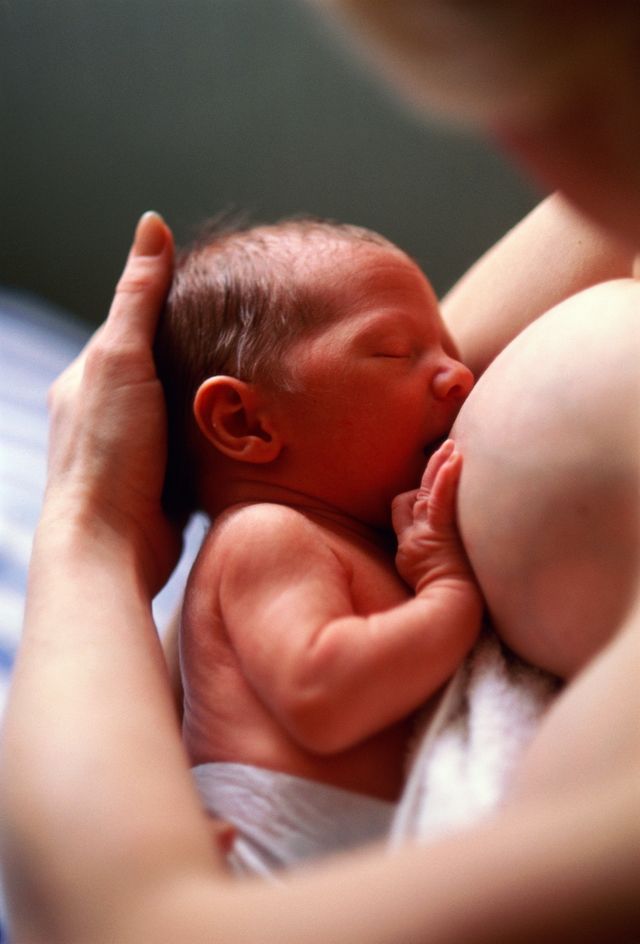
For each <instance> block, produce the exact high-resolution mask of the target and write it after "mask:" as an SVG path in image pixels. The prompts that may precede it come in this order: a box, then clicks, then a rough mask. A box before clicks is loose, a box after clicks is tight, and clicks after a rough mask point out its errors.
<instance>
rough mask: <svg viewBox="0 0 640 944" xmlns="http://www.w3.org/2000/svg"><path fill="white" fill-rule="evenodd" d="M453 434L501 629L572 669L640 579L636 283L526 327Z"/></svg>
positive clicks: (616, 285)
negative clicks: (460, 458)
mask: <svg viewBox="0 0 640 944" xmlns="http://www.w3.org/2000/svg"><path fill="white" fill-rule="evenodd" d="M452 435H453V436H454V438H455V439H456V440H457V441H458V442H459V443H460V445H461V448H462V452H463V456H464V466H463V473H462V478H461V482H460V488H459V504H458V515H459V525H460V530H461V533H462V537H463V540H464V542H465V546H466V547H467V551H468V553H469V557H470V560H471V563H472V565H473V567H474V570H475V571H476V574H477V576H478V579H479V581H480V584H481V586H482V589H483V592H484V594H485V597H486V599H487V603H488V605H489V609H490V611H491V614H492V618H493V620H494V623H495V625H496V628H497V630H498V631H499V632H500V633H501V635H502V636H503V638H504V639H505V641H506V642H507V643H508V644H509V645H511V646H512V648H513V649H514V650H516V651H517V652H518V653H519V654H521V655H522V656H523V657H524V658H526V659H528V660H530V661H532V662H534V663H535V664H538V665H541V666H543V667H544V668H548V669H549V670H551V671H554V672H556V673H558V674H561V675H569V674H572V673H573V672H574V671H575V670H576V669H577V668H578V667H579V666H580V665H581V664H583V663H584V661H585V660H586V659H588V658H589V656H590V655H592V654H593V653H594V652H595V651H596V650H597V649H598V648H599V647H600V646H601V645H602V644H603V642H604V641H606V639H607V638H609V636H610V635H611V633H612V632H613V631H614V630H615V628H616V627H617V626H618V625H619V623H620V621H621V620H622V618H623V616H624V612H625V610H626V609H627V607H628V606H629V604H630V602H631V599H632V597H633V595H634V593H635V592H636V590H637V587H638V565H639V547H638V545H639V535H640V511H639V509H640V493H639V480H640V284H639V283H638V282H634V281H632V280H620V281H616V282H609V283H605V284H602V285H599V286H596V287H594V288H592V289H588V290H587V291H585V292H582V293H580V294H579V295H576V296H574V297H573V298H571V299H569V300H567V301H565V302H563V303H562V304H561V305H559V306H557V307H556V308H554V309H552V310H551V311H550V312H548V313H547V314H546V315H544V316H543V317H542V318H540V319H539V320H538V321H536V322H535V323H534V324H533V325H531V326H530V327H529V328H527V330H526V331H524V332H523V333H522V334H521V335H519V336H518V337H517V338H516V339H515V340H514V341H513V342H512V343H511V344H510V345H509V346H508V347H507V348H506V349H505V350H504V351H503V352H502V354H501V355H500V356H499V357H498V358H496V360H495V361H494V362H493V363H492V364H491V365H490V367H489V368H488V369H487V371H486V372H485V373H484V374H483V376H482V377H481V378H480V380H479V382H478V383H477V385H476V387H475V388H474V390H473V391H472V393H471V395H470V397H469V398H468V400H467V401H466V402H465V404H464V406H463V408H462V410H461V412H460V414H459V416H458V419H457V420H456V423H455V425H454V428H453V432H452Z"/></svg>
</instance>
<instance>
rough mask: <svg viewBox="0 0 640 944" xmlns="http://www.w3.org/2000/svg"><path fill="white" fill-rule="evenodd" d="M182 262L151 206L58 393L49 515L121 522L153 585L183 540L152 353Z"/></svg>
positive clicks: (117, 527) (89, 523)
mask: <svg viewBox="0 0 640 944" xmlns="http://www.w3.org/2000/svg"><path fill="white" fill-rule="evenodd" d="M172 266H173V239H172V236H171V231H170V230H169V228H168V227H167V225H166V224H165V223H164V221H163V220H162V219H161V218H160V217H159V216H158V215H157V214H155V213H146V214H145V215H144V216H143V217H142V219H141V220H140V222H139V224H138V227H137V230H136V234H135V239H134V243H133V246H132V248H131V251H130V253H129V257H128V259H127V262H126V265H125V268H124V272H123V274H122V277H121V278H120V281H119V283H118V286H117V289H116V294H115V298H114V301H113V304H112V306H111V310H110V312H109V316H108V318H107V320H106V321H105V323H104V324H103V325H102V326H101V327H100V328H99V330H98V331H97V332H96V333H95V335H94V336H93V337H92V338H91V340H90V341H89V342H88V344H87V345H86V347H85V349H84V350H83V351H82V353H81V354H80V355H79V357H78V358H77V359H76V360H75V361H74V362H73V363H72V364H71V365H70V366H69V367H68V368H67V369H66V370H65V371H64V373H63V374H61V376H60V377H59V378H58V379H57V380H56V382H55V383H54V385H53V387H52V388H51V392H50V398H49V405H50V411H51V429H50V443H49V471H48V484H47V492H46V496H45V506H44V515H45V518H46V517H47V515H48V516H49V518H51V516H52V515H53V517H54V519H55V518H56V517H57V518H58V520H59V516H60V515H64V516H65V517H67V516H71V517H72V519H73V520H75V521H79V522H81V524H82V526H83V527H94V526H106V527H107V528H108V529H111V530H113V531H114V532H115V533H117V534H118V536H119V537H120V538H124V540H125V541H127V542H128V543H129V544H130V545H131V547H132V549H133V553H134V555H135V560H136V563H137V565H138V566H139V567H140V572H141V575H142V577H143V579H144V581H145V584H146V586H147V587H148V589H149V592H150V593H151V594H153V593H155V592H157V590H159V589H160V587H161V586H162V584H163V583H164V581H165V580H166V579H167V577H168V576H169V574H170V572H171V570H172V568H173V566H174V564H175V561H176V559H177V556H178V553H179V549H180V534H179V530H178V529H177V527H174V526H173V525H172V524H170V523H169V522H168V521H167V519H166V518H165V516H164V514H163V512H162V508H161V494H162V484H163V479H164V471H165V464H166V450H167V442H166V416H165V406H164V398H163V393H162V388H161V386H160V383H159V381H158V378H157V376H156V370H155V365H154V361H153V354H152V344H153V337H154V334H155V329H156V325H157V320H158V315H159V313H160V310H161V307H162V303H163V301H164V297H165V295H166V293H167V291H168V288H169V284H170V282H171V274H172Z"/></svg>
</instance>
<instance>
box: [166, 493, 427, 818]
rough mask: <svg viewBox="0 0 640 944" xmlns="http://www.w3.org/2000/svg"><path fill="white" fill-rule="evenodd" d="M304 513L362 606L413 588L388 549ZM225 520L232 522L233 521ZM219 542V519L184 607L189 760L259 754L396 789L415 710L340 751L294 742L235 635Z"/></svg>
mask: <svg viewBox="0 0 640 944" xmlns="http://www.w3.org/2000/svg"><path fill="white" fill-rule="evenodd" d="M254 507H256V508H257V507H258V506H254ZM245 513H246V512H245ZM293 513H294V514H299V513H298V512H293ZM305 518H306V522H307V524H308V526H309V527H311V528H313V529H314V532H315V534H314V540H315V539H317V541H322V542H325V544H326V546H328V547H329V548H330V549H331V550H332V552H333V553H334V554H335V555H336V557H338V558H339V559H340V560H341V561H343V562H344V566H345V568H346V569H347V570H348V572H349V574H350V591H351V600H352V606H353V611H354V613H355V614H356V615H361V616H367V615H368V614H370V613H374V612H379V611H382V610H386V609H388V608H390V607H392V606H395V605H397V604H399V603H401V602H402V601H403V600H404V599H406V598H407V597H408V596H409V593H410V591H409V589H408V588H407V586H406V585H405V584H404V583H403V582H402V580H400V578H399V577H398V575H397V573H396V572H395V568H394V565H393V559H392V557H391V556H390V554H389V553H388V552H385V551H384V550H383V549H381V548H380V547H375V546H374V545H373V544H371V543H369V542H368V541H366V540H364V539H363V538H361V537H359V536H358V535H357V534H350V533H348V532H347V531H342V530H341V529H340V528H336V527H334V526H333V525H331V524H327V523H322V522H320V521H319V520H313V519H312V518H309V517H308V516H307V515H305ZM223 526H224V527H229V523H228V521H227V522H226V523H225V524H224V525H223ZM231 526H232V523H231ZM226 539H227V540H228V534H227V535H226ZM219 544H220V542H219V529H218V527H214V528H212V530H211V532H210V533H209V535H208V536H207V538H206V540H205V543H204V545H203V547H202V550H201V552H200V555H199V557H198V560H197V561H196V564H195V565H194V568H193V571H192V574H191V577H190V580H189V585H188V588H187V593H186V597H185V605H184V611H183V621H182V637H181V666H182V673H183V682H184V691H185V703H184V721H183V732H184V738H185V743H186V746H187V749H188V751H189V754H190V757H191V762H192V764H194V765H196V764H203V763H207V762H209V761H230V762H239V763H246V764H254V765H256V766H260V767H266V768H270V769H273V770H280V771H284V772H286V773H290V774H294V775H297V776H301V777H307V778H309V779H313V780H318V781H321V782H324V783H329V784H333V785H335V786H339V787H342V788H344V789H348V790H353V791H356V792H360V793H369V794H371V795H374V796H379V797H383V798H385V799H394V798H395V797H396V796H397V795H398V792H399V790H400V787H401V785H402V780H403V768H404V759H405V754H406V744H407V739H408V737H409V734H410V731H411V719H410V718H409V719H405V720H403V721H401V722H398V723H396V724H394V725H392V726H390V727H389V728H386V729H385V730H383V731H381V732H379V733H377V734H375V735H373V736H372V737H370V738H368V739H367V740H365V741H363V742H361V743H359V744H356V745H354V746H353V747H351V748H349V749H348V750H345V751H343V752H341V753H338V754H331V755H327V754H323V755H319V754H314V753H312V752H310V751H308V750H305V749H304V748H302V747H301V746H300V745H299V744H297V743H296V742H295V741H294V740H293V739H292V738H291V737H290V736H289V735H288V734H287V732H286V731H285V730H284V729H283V727H282V726H281V724H279V723H278V722H277V721H276V719H275V717H274V716H273V714H272V713H271V712H270V711H269V709H268V708H267V707H266V706H265V704H264V703H263V701H262V700H261V699H260V698H259V697H258V695H257V694H256V692H255V691H254V690H253V688H252V687H251V685H250V684H249V682H248V681H247V679H246V678H245V674H244V672H243V669H242V666H241V664H240V659H239V657H238V654H237V652H236V651H235V648H234V646H233V645H232V643H231V641H230V639H229V635H228V633H227V630H226V626H225V619H224V612H223V607H222V606H221V602H220V594H219V579H218V578H219V568H220V560H219V557H220V554H219ZM292 553H295V548H292ZM293 631H295V628H294V627H292V632H293ZM267 644H268V642H267Z"/></svg>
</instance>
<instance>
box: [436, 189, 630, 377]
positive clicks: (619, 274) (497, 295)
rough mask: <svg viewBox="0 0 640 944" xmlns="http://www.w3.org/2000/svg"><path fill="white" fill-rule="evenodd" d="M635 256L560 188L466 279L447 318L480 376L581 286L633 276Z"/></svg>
mask: <svg viewBox="0 0 640 944" xmlns="http://www.w3.org/2000/svg"><path fill="white" fill-rule="evenodd" d="M633 260H634V250H632V249H631V248H630V247H629V246H627V245H625V244H624V243H622V242H620V241H619V240H618V239H615V238H613V237H612V236H610V235H609V234H607V233H605V232H604V231H603V230H601V229H600V228H599V227H598V226H596V225H595V224H593V223H592V222H591V221H589V220H587V219H586V218H585V217H583V216H582V215H581V214H580V213H578V212H577V211H576V210H575V209H574V208H573V207H571V206H570V205H569V204H568V203H567V202H566V200H565V199H564V198H563V197H562V196H560V195H559V194H554V195H553V196H551V197H548V198H547V199H546V200H544V201H543V202H542V203H541V204H540V205H539V206H538V207H536V209H535V210H533V211H532V212H531V213H529V215H528V216H526V217H525V218H524V219H523V220H522V222H520V223H519V224H518V225H517V226H515V227H514V228H513V229H512V230H511V231H510V232H509V233H507V235H506V236H504V237H503V238H502V239H501V240H500V241H499V242H498V243H496V245H495V246H493V248H491V249H490V250H489V251H488V252H487V253H485V255H484V256H482V258H481V259H480V260H479V261H478V262H477V263H476V264H475V265H474V266H472V268H471V269H470V270H469V271H468V272H467V273H466V275H464V276H463V277H462V278H461V279H460V281H459V282H458V283H457V284H456V285H455V286H454V287H453V288H452V289H451V291H450V292H449V293H448V294H447V295H446V297H445V298H444V299H443V301H442V313H443V317H444V319H445V322H446V324H447V327H448V328H449V330H450V332H451V334H452V336H453V338H454V340H455V342H456V344H457V346H458V348H459V350H460V355H461V357H462V360H463V361H464V362H465V364H467V365H468V366H469V367H470V368H471V370H472V371H473V372H474V374H475V375H476V376H479V375H480V374H481V373H482V372H483V371H484V370H485V369H486V368H487V367H488V366H489V364H490V363H491V361H492V360H493V359H494V357H496V355H497V354H499V353H500V351H501V350H502V349H503V348H504V347H505V346H506V345H507V344H508V343H509V342H510V341H511V340H512V339H513V338H514V337H515V336H516V335H517V334H519V333H520V331H522V330H523V328H526V327H527V325H528V324H530V323H531V322H532V321H535V319H536V318H538V317H539V316H540V315H542V314H544V312H546V311H548V310H549V309H550V308H553V307H554V305H557V304H558V303H559V302H561V301H563V300H564V299H565V298H568V297H569V296H570V295H574V294H575V293H576V292H579V291H582V289H585V288H588V287H589V286H591V285H595V284H597V283H598V282H603V281H606V280H608V279H615V278H624V277H627V276H630V275H631V273H632V268H633Z"/></svg>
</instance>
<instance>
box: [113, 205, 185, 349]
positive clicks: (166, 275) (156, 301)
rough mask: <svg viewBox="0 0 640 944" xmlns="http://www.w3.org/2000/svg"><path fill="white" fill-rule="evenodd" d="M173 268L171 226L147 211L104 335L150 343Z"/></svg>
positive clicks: (129, 341)
mask: <svg viewBox="0 0 640 944" xmlns="http://www.w3.org/2000/svg"><path fill="white" fill-rule="evenodd" d="M172 272H173V237H172V235H171V230H170V229H169V227H168V226H167V224H166V223H165V222H164V220H163V219H162V217H161V216H159V215H158V214H157V213H153V212H149V213H145V214H144V215H143V216H142V217H141V219H140V221H139V223H138V226H137V228H136V233H135V237H134V241H133V246H132V247H131V251H130V253H129V257H128V259H127V262H126V264H125V267H124V271H123V273H122V276H121V277H120V281H119V282H118V285H117V287H116V294H115V297H114V300H113V303H112V305H111V309H110V311H109V317H108V318H107V321H106V323H105V326H104V331H105V338H104V339H105V340H107V337H108V340H109V341H116V340H118V339H126V340H127V342H128V343H133V344H135V343H136V342H142V343H144V344H145V345H147V346H150V345H151V343H152V341H153V338H154V335H155V331H156V325H157V323H158V316H159V314H160V310H161V308H162V304H163V302H164V299H165V296H166V294H167V292H168V290H169V285H170V284H171V275H172Z"/></svg>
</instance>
